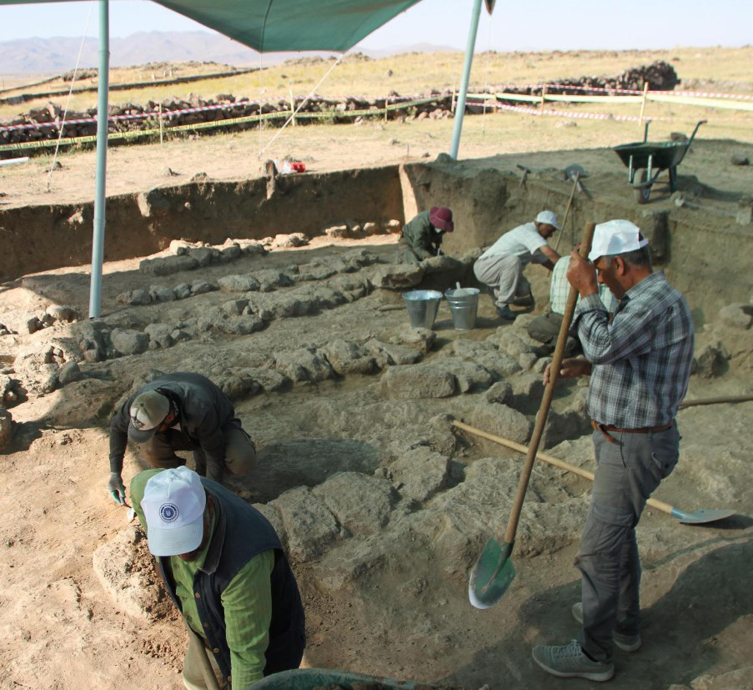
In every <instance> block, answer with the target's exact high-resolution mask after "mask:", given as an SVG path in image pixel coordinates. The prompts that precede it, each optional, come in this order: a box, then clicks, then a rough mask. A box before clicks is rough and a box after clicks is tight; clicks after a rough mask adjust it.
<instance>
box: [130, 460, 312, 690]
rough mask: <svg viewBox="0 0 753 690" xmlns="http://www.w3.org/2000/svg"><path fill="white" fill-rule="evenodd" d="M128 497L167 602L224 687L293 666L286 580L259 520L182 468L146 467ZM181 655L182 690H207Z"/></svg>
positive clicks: (297, 648)
mask: <svg viewBox="0 0 753 690" xmlns="http://www.w3.org/2000/svg"><path fill="white" fill-rule="evenodd" d="M131 498H132V500H133V506H134V508H135V510H136V513H137V515H138V517H139V520H140V522H141V525H142V526H143V527H144V528H145V529H146V532H147V538H148V541H149V550H150V552H151V553H152V554H153V555H154V556H155V557H156V558H157V562H158V565H159V568H158V569H159V572H160V575H161V576H162V579H163V582H164V584H165V587H166V589H167V592H168V594H169V595H170V597H171V598H172V600H173V603H175V605H176V606H177V607H178V609H179V610H180V612H181V613H182V614H183V616H184V618H185V620H186V623H188V625H189V627H190V628H191V629H192V630H193V631H194V632H195V633H196V635H197V637H198V639H199V640H200V641H201V642H202V643H203V645H204V647H205V648H206V650H207V651H208V652H211V654H210V656H213V657H214V661H215V662H216V664H215V665H216V667H217V669H218V670H219V673H220V675H221V677H222V678H223V680H224V682H226V683H227V685H228V687H232V688H236V690H245V689H246V688H248V687H250V686H251V685H253V684H254V683H255V682H257V681H258V680H260V679H261V678H263V677H264V676H268V675H270V674H272V673H278V672H280V671H287V670H290V669H295V668H298V666H299V665H300V662H301V659H302V657H303V650H304V647H305V644H306V640H305V627H304V613H303V605H302V603H301V597H300V594H299V592H298V585H297V583H296V580H295V577H294V575H293V572H292V571H291V569H290V565H289V564H288V561H287V558H286V557H285V554H284V552H283V550H282V545H281V544H280V540H279V538H278V537H277V534H275V531H274V529H273V527H272V525H270V524H269V522H268V521H267V520H266V518H265V517H264V516H263V515H262V514H261V513H260V512H259V511H258V510H256V509H255V508H253V507H252V506H250V505H249V504H248V503H246V502H245V501H243V500H242V499H240V498H238V496H236V495H235V494H233V493H232V492H231V491H228V490H227V489H225V488H224V487H223V486H222V485H220V484H218V483H217V482H214V481H212V480H211V479H206V478H205V477H200V476H199V475H198V474H196V472H193V471H192V470H190V469H188V468H187V467H185V466H183V467H178V468H175V469H168V470H164V469H153V470H147V471H145V472H141V473H139V474H137V475H136V476H135V477H134V478H133V480H132V481H131ZM200 652H201V650H200V649H192V645H191V644H189V648H188V650H187V651H186V658H185V661H184V666H183V684H184V685H185V686H186V688H188V689H189V690H201V689H203V688H205V687H206V685H205V684H204V680H203V676H202V673H201V670H200V665H199V664H197V663H196V660H195V659H196V655H197V653H200Z"/></svg>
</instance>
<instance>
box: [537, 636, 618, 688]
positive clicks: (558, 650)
mask: <svg viewBox="0 0 753 690" xmlns="http://www.w3.org/2000/svg"><path fill="white" fill-rule="evenodd" d="M533 660H534V661H535V662H536V663H537V664H538V665H539V666H541V668H543V669H544V670H545V671H546V672H547V673H551V674H552V675H553V676H557V677H558V678H585V679H586V680H595V681H596V682H598V683H602V682H604V681H605V680H609V679H610V678H611V677H612V676H613V675H614V664H613V663H612V662H611V661H591V659H589V658H588V657H587V656H586V653H585V652H584V651H583V650H582V649H581V646H580V643H579V642H578V640H573V641H572V642H571V643H570V644H568V645H563V646H561V647H556V646H554V647H543V646H540V647H534V648H533Z"/></svg>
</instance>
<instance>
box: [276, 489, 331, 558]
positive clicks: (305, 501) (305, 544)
mask: <svg viewBox="0 0 753 690" xmlns="http://www.w3.org/2000/svg"><path fill="white" fill-rule="evenodd" d="M268 505H270V506H271V507H273V508H275V509H276V510H278V511H279V512H280V515H281V516H282V524H283V526H284V528H285V532H286V533H287V535H288V555H289V556H290V557H291V558H292V559H293V560H295V561H298V562H301V563H304V562H306V561H311V560H313V559H315V558H318V557H319V556H321V555H322V554H323V553H324V551H325V549H326V548H327V546H329V545H330V544H332V542H334V541H335V540H336V539H337V537H338V535H339V533H340V530H339V529H338V526H337V520H335V516H334V515H333V514H332V513H331V512H330V511H329V509H328V508H327V506H326V504H325V503H324V501H322V500H321V499H319V498H317V497H316V496H314V495H313V494H312V493H311V490H310V489H308V488H306V487H298V488H295V489H290V490H289V491H286V492H285V493H284V494H282V496H280V497H279V498H276V499H275V500H274V501H271V502H270V503H269V504H268Z"/></svg>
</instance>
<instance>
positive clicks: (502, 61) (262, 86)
mask: <svg viewBox="0 0 753 690" xmlns="http://www.w3.org/2000/svg"><path fill="white" fill-rule="evenodd" d="M654 60H667V61H671V62H672V63H673V64H674V66H675V69H676V70H677V72H678V74H679V75H680V78H681V79H683V80H691V79H692V80H702V81H704V82H708V83H709V85H713V84H714V83H716V84H718V85H719V86H718V88H719V90H723V91H730V90H735V91H741V90H743V91H753V70H752V69H751V65H753V47H747V48H677V49H674V50H670V51H666V50H663V51H622V52H609V51H580V52H578V51H571V52H563V53H560V52H554V53H494V52H487V53H482V54H480V55H477V56H476V58H475V61H474V66H473V77H472V84H471V88H474V89H478V88H484V87H487V86H492V85H501V84H531V83H539V82H542V81H551V80H556V79H564V78H568V77H574V78H577V77H581V76H583V75H587V74H589V75H590V74H593V75H613V74H618V73H620V72H622V71H624V70H626V69H629V68H630V67H635V66H638V65H643V64H648V63H651V62H653V61H654ZM462 63H463V54H462V53H460V52H456V53H449V52H448V53H429V54H426V53H422V54H406V55H398V56H393V57H389V58H383V59H381V60H360V59H358V58H357V57H347V58H346V59H345V60H344V61H343V63H342V64H341V65H338V66H337V67H336V68H335V69H334V70H333V71H332V73H331V74H330V76H329V78H328V79H327V80H326V82H325V83H324V84H323V85H322V87H321V88H320V89H319V93H320V94H321V95H323V96H329V97H333V98H336V97H342V96H348V95H360V96H370V97H375V96H386V95H387V94H388V93H389V92H390V91H393V90H394V91H397V92H398V93H401V94H408V95H413V94H417V93H428V92H429V91H431V90H432V89H437V90H440V91H441V90H443V89H446V88H453V87H454V86H456V85H457V83H458V80H459V77H460V72H461V68H462ZM330 64H331V62H330V61H326V60H323V61H319V62H308V63H305V64H291V63H288V64H283V65H278V66H276V67H271V68H269V69H265V70H263V71H261V72H254V73H249V74H242V75H238V76H234V77H227V78H223V79H213V80H207V81H198V82H192V83H189V84H177V85H170V86H150V87H147V88H143V89H134V90H128V91H116V92H113V93H112V94H111V102H112V103H113V104H122V103H126V102H133V103H139V104H145V103H146V102H147V101H148V100H152V101H159V100H163V99H165V98H168V97H172V96H176V97H179V98H187V97H188V95H189V94H191V93H194V94H199V95H201V96H202V97H204V98H212V97H214V96H216V95H217V94H218V93H232V94H235V95H236V96H247V97H248V98H250V99H252V100H256V99H260V98H271V97H284V98H288V97H289V95H290V91H291V90H292V91H293V93H294V94H295V95H296V96H304V95H307V94H308V93H309V92H310V91H311V89H312V88H313V87H314V86H315V85H316V83H317V82H318V81H319V79H320V78H321V77H322V76H324V74H325V73H326V71H327V70H328V69H329V66H330ZM170 69H172V70H173V74H174V75H176V76H177V75H178V74H179V73H180V74H188V73H191V74H198V73H206V72H217V71H222V69H223V66H221V65H213V64H210V65H206V64H201V65H200V64H199V63H193V64H192V65H190V66H186V65H172V66H166V65H161V66H156V67H155V66H154V65H152V66H142V67H138V68H136V67H134V68H129V69H127V70H113V76H112V82H113V83H125V82H129V81H134V80H148V79H150V78H151V76H150V75H151V74H156V75H157V76H158V77H159V76H161V75H162V73H165V72H167V71H169V70H170ZM389 71H391V72H392V74H391V76H388V74H389ZM86 83H87V85H90V84H93V83H96V80H87V81H86ZM732 83H733V84H734V85H732ZM59 87H60V84H57V88H59ZM45 88H48V87H47V86H45ZM64 88H65V87H64ZM49 89H50V90H52V85H50V87H49ZM47 100H48V99H46V98H41V99H38V100H36V101H32V102H28V103H25V104H24V105H23V106H22V108H21V109H22V110H25V111H26V110H29V109H30V108H33V107H43V106H45V105H46V103H47ZM54 100H55V101H56V102H57V103H63V102H64V101H65V98H64V97H56V98H55V99H54ZM95 106H96V93H86V94H78V95H74V96H73V97H72V98H71V102H70V109H71V110H74V111H83V110H86V109H87V108H93V107H95ZM18 112H19V106H8V105H3V106H0V119H2V118H7V117H12V116H14V115H17V114H18Z"/></svg>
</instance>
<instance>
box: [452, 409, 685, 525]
mask: <svg viewBox="0 0 753 690" xmlns="http://www.w3.org/2000/svg"><path fill="white" fill-rule="evenodd" d="M452 425H453V426H456V427H457V428H458V429H462V430H463V431H467V432H468V433H471V434H474V435H475V436H481V438H485V439H488V440H489V441H493V442H494V443H499V445H500V446H505V447H506V448H511V449H512V450H517V451H518V452H519V453H527V452H528V448H526V447H525V446H523V445H521V444H520V443H515V441H511V440H510V439H507V438H504V437H503V436H495V435H494V434H490V433H488V432H486V431H482V430H481V429H477V428H476V427H473V426H470V425H469V424H463V422H458V421H454V422H453V423H452ZM536 457H537V458H538V459H539V460H543V461H544V462H546V463H549V464H550V465H554V466H555V467H559V468H560V469H561V470H566V471H567V472H572V473H573V474H577V475H578V476H579V477H583V478H584V479H588V480H589V481H591V482H592V481H593V480H594V473H593V472H589V471H588V470H584V469H583V468H582V467H578V466H576V465H571V464H570V463H569V462H565V461H564V460H560V459H559V458H555V457H554V456H553V455H547V454H546V453H536ZM646 505H649V506H651V507H652V508H656V509H657V510H661V511H662V512H664V513H669V514H670V515H671V514H672V510H673V508H672V506H671V505H669V503H665V502H664V501H659V500H658V499H655V498H649V499H648V501H646Z"/></svg>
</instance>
